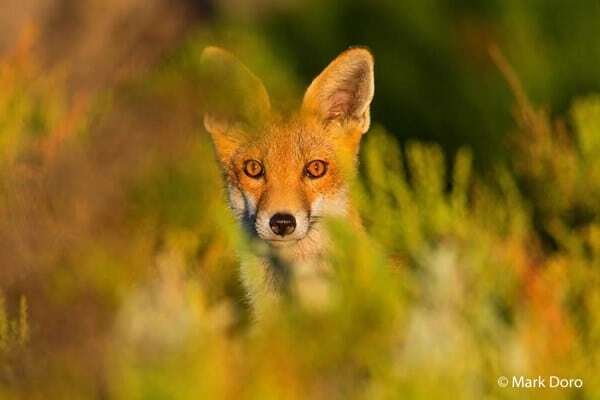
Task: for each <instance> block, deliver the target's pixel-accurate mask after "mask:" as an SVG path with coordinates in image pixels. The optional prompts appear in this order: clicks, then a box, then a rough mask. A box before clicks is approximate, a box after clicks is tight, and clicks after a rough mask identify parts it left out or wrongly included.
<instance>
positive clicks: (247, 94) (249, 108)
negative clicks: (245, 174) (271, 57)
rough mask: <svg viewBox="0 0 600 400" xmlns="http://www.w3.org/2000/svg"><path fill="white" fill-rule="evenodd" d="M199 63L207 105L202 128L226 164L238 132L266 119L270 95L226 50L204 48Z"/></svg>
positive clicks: (258, 80) (269, 107) (237, 138)
mask: <svg viewBox="0 0 600 400" xmlns="http://www.w3.org/2000/svg"><path fill="white" fill-rule="evenodd" d="M200 60H201V79H202V90H203V94H204V97H205V103H206V104H205V106H206V107H205V110H204V127H205V129H206V130H207V131H208V132H209V133H210V134H211V137H212V139H213V142H214V144H215V148H216V150H217V153H218V155H219V157H220V158H221V160H222V161H225V160H226V159H227V157H228V156H229V155H230V154H231V152H232V151H233V149H235V146H236V143H237V142H238V141H239V139H240V137H239V136H240V134H241V130H243V128H250V129H252V128H253V127H256V126H258V125H259V124H260V123H261V122H262V121H264V120H265V119H266V118H267V116H268V114H269V112H270V109H271V105H270V101H269V95H268V93H267V90H266V89H265V87H264V85H263V83H262V82H261V80H260V79H258V78H257V77H256V76H255V75H254V74H253V73H252V72H251V71H250V70H249V69H248V68H247V67H246V66H245V65H244V64H243V63H242V62H240V61H239V60H238V59H237V58H235V57H234V56H233V55H232V54H231V53H229V52H228V51H226V50H223V49H221V48H219V47H207V48H205V49H204V51H203V52H202V55H201V58H200ZM240 128H242V129H240Z"/></svg>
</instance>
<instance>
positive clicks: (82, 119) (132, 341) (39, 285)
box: [0, 1, 600, 399]
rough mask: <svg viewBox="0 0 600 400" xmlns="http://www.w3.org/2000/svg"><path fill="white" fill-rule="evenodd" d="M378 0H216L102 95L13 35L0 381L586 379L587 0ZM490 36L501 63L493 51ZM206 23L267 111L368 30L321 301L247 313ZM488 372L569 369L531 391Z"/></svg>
mask: <svg viewBox="0 0 600 400" xmlns="http://www.w3.org/2000/svg"><path fill="white" fill-rule="evenodd" d="M370 4H371V3H369V4H366V3H364V4H362V3H361V2H352V3H351V2H347V3H337V2H333V1H331V2H330V1H325V2H322V4H321V5H319V6H310V5H307V6H305V7H300V8H298V6H293V5H290V6H285V7H279V8H278V7H275V8H274V9H271V10H270V11H268V12H267V11H265V12H264V14H262V15H258V16H256V17H255V18H252V19H247V20H244V21H241V20H239V18H240V16H239V15H237V16H236V15H235V10H232V9H227V8H226V7H225V9H224V10H223V11H222V14H220V15H221V18H222V20H221V19H219V20H218V21H217V23H216V25H215V26H211V27H205V28H202V29H199V30H198V31H197V32H196V33H194V34H192V35H189V36H188V37H187V40H186V41H185V43H178V44H177V46H176V47H177V48H176V49H175V50H174V51H173V52H172V53H169V54H168V56H166V57H165V58H164V60H163V61H162V63H160V64H159V65H153V66H151V67H148V68H146V69H144V70H143V71H140V72H139V74H134V75H133V76H131V77H129V78H128V79H125V80H124V81H120V82H119V83H118V84H117V83H111V84H110V85H109V84H107V85H105V86H103V87H101V88H100V89H97V90H95V91H91V90H90V89H89V88H88V87H87V86H86V88H85V89H84V90H81V91H78V90H77V88H73V87H72V86H71V82H70V80H69V79H68V76H67V77H65V74H64V71H61V73H54V71H53V70H45V69H44V68H43V67H42V65H41V63H39V61H38V60H37V59H36V57H34V54H35V52H32V50H31V48H32V47H31V46H32V44H31V42H32V40H31V39H29V37H28V36H27V35H25V36H24V39H23V40H22V42H21V44H20V45H18V46H17V47H16V50H15V51H14V52H13V53H12V54H10V55H8V56H6V57H5V58H4V59H3V60H2V61H1V62H0V88H1V90H0V398H7V399H12V398H15V399H16V398H32V399H38V398H39V399H45V398H86V399H87V398H117V399H121V398H122V399H136V398H140V399H142V398H143V399H162V398H165V399H166V398H184V399H185V398H236V399H237V398H258V399H270V398H273V399H279V398H300V399H305V398H317V399H319V398H328V399H329V398H377V399H379V398H398V397H402V398H412V399H428V398H444V397H448V396H449V395H452V397H456V398H465V399H480V398H515V399H516V398H521V397H523V395H526V396H527V397H529V398H597V397H598V396H600V380H599V378H598V376H600V368H599V365H598V362H599V360H600V322H599V321H600V315H599V313H600V311H599V310H600V291H598V289H597V288H598V287H600V272H599V271H600V221H599V215H600V198H599V197H600V158H599V157H598V154H600V97H598V95H594V94H592V93H593V91H594V90H595V89H599V88H598V87H597V86H594V85H597V84H598V82H600V80H599V79H598V76H597V74H598V70H597V68H595V66H597V65H598V61H600V60H598V58H600V55H599V53H598V49H595V48H592V47H593V46H589V48H588V46H586V43H589V40H590V38H592V37H594V32H595V30H598V29H600V26H599V25H597V24H596V25H594V26H592V25H591V24H588V23H586V22H589V21H591V20H593V18H595V17H596V16H597V13H598V8H599V7H598V5H597V3H593V4H592V3H591V2H590V4H587V5H586V2H579V3H577V4H575V3H573V4H571V5H568V6H567V5H565V6H562V5H559V3H553V2H527V3H522V2H521V3H519V2H513V1H508V2H506V1H505V2H486V3H485V5H483V4H482V5H480V6H474V5H473V3H472V2H460V3H459V4H456V5H454V6H453V7H450V5H449V4H446V3H442V2H427V1H426V2H402V4H400V3H397V2H393V3H392V2H385V1H383V2H380V4H378V7H370V6H369V5H370ZM565 4H566V3H565ZM240 7H241V6H240ZM242 9H243V8H242ZM238 12H239V11H238ZM292 12H293V14H292ZM292 15H293V16H294V18H292V17H291V16H292ZM580 17H581V19H579V18H580ZM574 21H577V22H574ZM473 30H474V31H473ZM450 33H452V34H450ZM487 35H490V37H491V39H490V41H492V42H494V41H497V42H499V43H500V48H502V49H503V50H505V54H506V57H507V59H508V60H510V63H509V62H507V61H506V60H505V59H504V57H502V56H501V55H499V54H500V53H499V51H498V50H496V52H495V53H494V52H492V54H495V63H496V65H497V66H498V67H496V66H491V65H492V64H489V63H490V61H489V60H488V59H487V57H488V42H487V40H485V41H483V39H481V38H487V37H488V36H487ZM317 38H318V39H317ZM475 39H477V40H475ZM479 39H481V40H482V41H483V42H482V43H479V42H478V40H479ZM567 39H568V40H567ZM470 40H475V42H474V43H471V41H470ZM212 43H217V44H221V45H223V46H224V47H228V48H230V49H232V50H233V52H234V53H236V54H238V55H239V57H240V58H241V59H243V60H244V61H245V62H246V63H247V64H248V65H249V66H250V67H251V68H252V69H253V70H254V71H256V72H257V75H258V76H260V77H261V78H264V79H265V82H266V83H267V86H268V87H269V90H270V91H271V92H272V94H273V95H274V97H275V98H276V99H278V100H279V99H283V103H280V104H283V107H291V106H292V105H293V104H294V103H293V101H290V100H288V99H289V98H290V97H293V95H299V94H301V88H302V86H303V85H301V84H300V82H303V83H305V84H306V83H308V80H309V79H310V78H311V77H312V76H313V75H315V74H316V73H317V72H318V70H320V69H321V68H322V67H323V66H324V65H325V63H326V62H327V61H328V60H329V59H330V58H332V57H333V56H334V55H335V54H337V52H338V51H339V50H341V49H343V48H344V47H346V46H347V45H348V44H350V43H353V44H367V45H369V46H371V47H372V48H373V50H374V52H375V56H376V61H377V71H376V76H377V86H376V87H377V95H376V103H375V110H374V118H373V120H374V121H375V124H374V127H373V129H372V130H371V132H369V133H368V134H367V136H366V137H365V141H364V143H363V145H362V150H361V164H360V169H361V174H360V175H361V176H360V181H359V182H357V184H356V187H355V191H354V198H355V202H356V203H357V205H358V206H359V209H360V210H361V214H362V217H363V220H364V224H365V227H366V228H367V231H368V233H369V238H368V239H366V238H365V237H364V236H362V235H357V234H356V233H355V232H353V230H352V229H351V228H350V227H349V226H347V224H346V223H345V222H344V221H337V220H333V221H329V222H328V223H329V227H330V230H331V232H332V234H333V241H334V244H333V246H332V249H331V254H330V259H331V262H332V264H333V266H334V267H335V274H334V278H333V282H332V284H333V289H332V290H333V295H332V301H331V304H329V305H328V307H326V308H323V309H319V310H314V309H307V308H305V307H304V306H303V305H302V304H301V303H300V302H298V301H295V299H293V298H290V299H288V300H289V301H286V302H283V303H282V304H281V305H280V309H278V310H277V312H275V313H273V314H272V315H269V316H267V317H266V318H264V320H263V321H261V324H260V325H254V324H252V323H251V322H250V318H249V310H248V306H247V304H246V303H245V297H244V294H243V291H242V289H241V288H240V285H239V282H238V276H237V271H236V268H237V264H238V260H237V258H236V255H235V254H236V252H235V249H236V248H238V247H239V246H245V237H244V236H243V234H242V233H241V232H240V231H239V230H238V228H237V227H236V225H235V224H234V222H233V219H232V217H231V216H230V214H229V212H228V210H227V209H226V206H225V201H224V196H223V193H222V190H221V187H222V182H221V177H220V173H219V171H218V168H217V164H216V162H215V160H214V155H213V149H212V147H211V145H210V141H209V139H208V137H207V135H206V134H205V133H204V132H203V131H202V130H201V128H200V127H201V108H202V103H203V102H204V101H209V100H210V99H209V98H207V96H206V95H205V94H203V93H202V92H201V90H200V71H199V56H200V51H201V49H202V48H203V47H204V46H205V45H207V44H212ZM292 44H293V48H292ZM471 46H473V47H471ZM393 49H396V50H393ZM534 49H535V51H534ZM584 50H585V53H584ZM478 57H482V58H483V59H485V60H486V61H481V60H480V61H481V63H482V64H478V63H477V62H476V61H477V60H478ZM573 60H580V61H581V62H575V61H573ZM513 63H514V64H513ZM488 64H489V65H488ZM511 65H514V71H513V69H512V68H513V67H511ZM515 71H517V72H515ZM67 75H68V74H67ZM502 75H504V76H502ZM432 76H436V77H437V79H436V80H430V78H431V77H432ZM517 76H519V77H521V80H519V79H518V78H517ZM441 78H443V79H441ZM505 80H506V81H507V82H508V84H507V83H505ZM521 82H523V83H524V85H523V84H521ZM510 92H512V93H513V95H514V99H516V106H515V107H514V113H513V117H512V119H511V118H510V115H509V113H508V111H509V107H510V106H509V104H512V102H513V99H512V98H511V97H509V93H510ZM526 93H531V94H532V98H533V99H535V100H536V101H531V100H529V98H528V96H527V95H526ZM573 94H585V96H580V97H577V98H573ZM539 102H543V103H545V104H548V105H549V106H550V108H547V107H538V106H537V105H536V104H537V103H539ZM549 110H560V111H564V113H563V114H564V117H558V118H556V117H555V116H553V115H552V114H551V112H550V111H549ZM567 110H570V111H567ZM378 122H381V123H380V124H378ZM504 135H508V138H509V139H510V140H508V141H507V145H506V149H508V150H509V151H506V152H503V150H502V147H497V146H498V145H499V143H500V142H502V140H501V138H502V137H503V136H504ZM398 137H399V138H403V139H406V138H409V137H410V138H411V140H405V141H402V143H401V144H399V143H398V141H397V138H398ZM415 137H420V138H422V139H436V140H437V141H439V142H440V143H441V144H442V145H439V144H432V143H424V142H423V141H418V140H415ZM464 144H468V146H463V145H464ZM495 153H502V154H495ZM496 156H497V158H496ZM478 159H479V160H480V161H481V160H485V162H486V163H487V168H486V169H485V170H481V169H479V168H478V167H477V166H478V161H477V160H478ZM504 161H506V162H504ZM501 375H506V376H512V375H527V376H538V375H542V376H548V375H559V376H563V377H578V378H582V379H583V380H584V388H583V389H563V390H539V391H533V390H532V391H527V392H526V393H525V394H524V392H523V391H517V390H511V389H502V388H500V387H498V385H497V384H496V379H497V377H498V376H501Z"/></svg>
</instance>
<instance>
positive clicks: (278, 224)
mask: <svg viewBox="0 0 600 400" xmlns="http://www.w3.org/2000/svg"><path fill="white" fill-rule="evenodd" d="M269 225H270V226H271V230H272V231H273V233H274V234H276V235H279V236H285V235H289V234H290V233H292V232H294V230H295V229H296V218H294V216H293V215H291V214H281V213H277V214H275V215H273V216H272V217H271V220H270V221H269Z"/></svg>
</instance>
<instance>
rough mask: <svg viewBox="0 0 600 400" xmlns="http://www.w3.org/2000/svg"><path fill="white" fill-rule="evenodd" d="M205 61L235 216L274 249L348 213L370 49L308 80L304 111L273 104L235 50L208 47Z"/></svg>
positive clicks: (368, 87) (351, 53)
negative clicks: (321, 222) (328, 218)
mask: <svg viewBox="0 0 600 400" xmlns="http://www.w3.org/2000/svg"><path fill="white" fill-rule="evenodd" d="M202 60H203V62H204V64H205V65H206V66H207V67H208V69H207V70H208V71H210V72H209V73H210V74H211V78H210V81H211V82H212V83H213V86H212V88H213V90H214V91H212V92H211V94H214V98H213V99H211V100H210V101H211V103H213V104H211V105H210V107H209V111H207V112H206V113H205V115H204V125H205V128H206V130H207V131H208V132H209V133H210V135H211V137H212V140H213V143H214V146H215V149H216V153H217V156H218V158H219V161H220V163H221V165H222V167H223V170H224V172H225V176H226V180H227V186H228V194H229V201H230V206H231V208H232V210H233V212H234V214H235V216H236V217H237V218H238V219H239V220H240V221H242V222H243V223H244V224H245V226H246V227H248V228H249V230H250V232H251V233H252V234H254V235H255V236H257V237H259V238H260V239H262V240H264V241H265V242H267V243H268V244H269V245H271V246H275V247H277V246H286V245H291V244H294V243H299V242H302V241H304V240H310V239H311V235H312V233H313V232H316V231H318V229H319V220H320V219H321V218H322V217H326V216H341V217H344V216H346V215H347V214H348V212H349V210H348V206H349V205H348V189H349V188H348V179H349V178H350V177H351V176H352V175H353V174H354V172H355V169H356V166H355V160H356V155H357V153H358V148H359V144H360V139H361V136H362V135H363V134H364V133H365V132H366V131H367V130H368V128H369V124H370V115H369V107H370V104H371V100H372V99H373V93H374V77H373V57H372V55H371V53H370V52H369V51H368V50H366V49H364V48H352V49H349V50H347V51H345V52H343V53H342V54H340V55H339V56H338V57H337V58H336V59H335V60H333V61H332V62H331V63H330V64H329V65H328V66H327V67H326V68H325V70H323V72H322V73H321V74H320V75H319V76H317V77H316V78H315V79H314V80H313V81H312V83H311V84H310V85H309V87H308V89H307V90H306V92H305V94H304V98H303V101H302V104H301V106H300V108H299V110H297V111H295V112H294V113H292V114H291V115H286V116H283V115H280V114H279V113H277V112H275V111H274V110H273V109H272V108H271V105H270V100H269V96H268V94H267V91H266V89H265V87H264V86H263V84H262V82H261V81H260V80H259V79H258V78H257V77H256V76H254V75H253V74H252V73H251V72H250V71H249V70H248V69H247V68H246V67H245V66H244V65H243V64H241V63H240V62H239V61H238V60H237V59H236V58H234V57H233V56H232V55H231V54H229V53H228V52H226V51H225V50H222V49H219V48H216V47H209V48H206V49H205V50H204V52H203V54H202ZM313 239H314V238H313Z"/></svg>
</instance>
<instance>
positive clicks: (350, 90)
mask: <svg viewBox="0 0 600 400" xmlns="http://www.w3.org/2000/svg"><path fill="white" fill-rule="evenodd" d="M373 64H374V63H373V56H372V55H371V53H370V52H369V50H367V49H364V48H352V49H350V50H346V51H345V52H343V53H342V54H340V55H339V56H338V57H337V58H336V59H335V60H333V61H332V62H331V63H330V64H329V65H328V66H327V68H325V70H323V72H321V74H320V75H319V76H317V78H315V80H313V81H312V83H311V84H310V86H309V87H308V89H307V90H306V93H305V95H304V100H303V102H302V110H303V112H310V113H316V115H317V116H318V117H319V118H320V119H321V120H322V121H323V123H324V124H327V123H329V122H331V121H338V122H340V123H342V124H346V123H351V124H356V125H357V128H358V129H359V130H360V132H361V133H365V132H366V131H367V130H368V129H369V124H370V113H369V107H370V105H371V100H373V94H374V92H375V83H374V76H373Z"/></svg>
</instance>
